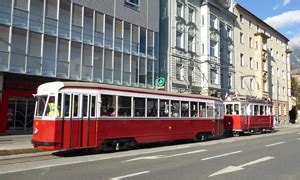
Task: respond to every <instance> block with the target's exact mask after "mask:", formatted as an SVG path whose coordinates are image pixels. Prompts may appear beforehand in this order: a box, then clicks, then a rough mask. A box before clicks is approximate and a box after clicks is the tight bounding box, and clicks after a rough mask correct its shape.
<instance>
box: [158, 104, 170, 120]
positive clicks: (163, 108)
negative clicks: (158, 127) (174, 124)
mask: <svg viewBox="0 0 300 180" xmlns="http://www.w3.org/2000/svg"><path fill="white" fill-rule="evenodd" d="M159 106H160V107H159V109H160V110H159V116H160V117H169V101H168V100H160V103H159Z"/></svg>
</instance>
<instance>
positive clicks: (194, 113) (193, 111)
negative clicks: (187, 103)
mask: <svg viewBox="0 0 300 180" xmlns="http://www.w3.org/2000/svg"><path fill="white" fill-rule="evenodd" d="M191 117H198V103H197V102H191Z"/></svg>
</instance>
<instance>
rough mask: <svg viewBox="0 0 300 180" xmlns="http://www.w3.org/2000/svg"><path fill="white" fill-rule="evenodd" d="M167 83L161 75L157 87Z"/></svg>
mask: <svg viewBox="0 0 300 180" xmlns="http://www.w3.org/2000/svg"><path fill="white" fill-rule="evenodd" d="M165 84H166V80H165V78H164V77H159V78H158V79H157V82H156V86H157V87H163V86H165Z"/></svg>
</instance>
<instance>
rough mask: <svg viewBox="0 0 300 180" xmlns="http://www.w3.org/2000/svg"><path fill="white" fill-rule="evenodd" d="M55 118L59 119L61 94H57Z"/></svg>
mask: <svg viewBox="0 0 300 180" xmlns="http://www.w3.org/2000/svg"><path fill="white" fill-rule="evenodd" d="M56 117H61V93H59V94H58V100H57V111H56Z"/></svg>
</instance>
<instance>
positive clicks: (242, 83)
mask: <svg viewBox="0 0 300 180" xmlns="http://www.w3.org/2000/svg"><path fill="white" fill-rule="evenodd" d="M241 88H242V89H244V88H245V83H244V78H243V77H241Z"/></svg>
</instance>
